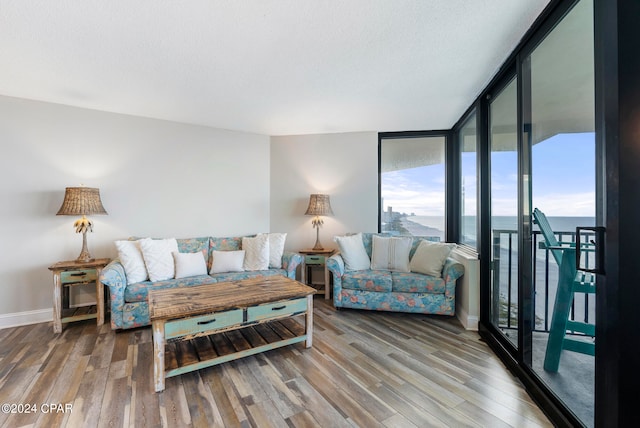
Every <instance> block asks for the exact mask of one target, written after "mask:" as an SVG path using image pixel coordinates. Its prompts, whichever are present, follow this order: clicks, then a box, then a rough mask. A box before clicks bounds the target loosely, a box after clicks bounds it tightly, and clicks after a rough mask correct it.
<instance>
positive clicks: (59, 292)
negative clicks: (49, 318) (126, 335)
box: [49, 259, 111, 333]
mask: <svg viewBox="0 0 640 428" xmlns="http://www.w3.org/2000/svg"><path fill="white" fill-rule="evenodd" d="M110 261H111V259H95V260H93V261H90V262H77V261H75V260H72V261H64V262H58V263H56V264H54V265H51V266H49V270H50V271H51V272H52V273H53V332H54V333H62V324H63V323H68V322H72V321H81V320H87V319H93V318H95V319H96V320H97V324H98V326H101V325H102V324H104V286H103V285H102V282H100V273H101V272H102V268H103V267H105V266H106V265H107V263H109V262H110ZM92 283H93V284H95V286H96V312H95V313H76V312H82V311H75V310H73V309H70V308H69V293H68V291H69V289H70V288H71V287H73V286H75V285H82V284H92ZM63 297H64V298H63Z"/></svg>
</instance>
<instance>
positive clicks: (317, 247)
mask: <svg viewBox="0 0 640 428" xmlns="http://www.w3.org/2000/svg"><path fill="white" fill-rule="evenodd" d="M315 228H316V244H315V245H314V246H313V249H314V250H316V251H317V250H324V247H323V246H322V244H321V243H320V225H319V224H318V225H317V226H315Z"/></svg>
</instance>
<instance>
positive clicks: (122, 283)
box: [100, 234, 303, 330]
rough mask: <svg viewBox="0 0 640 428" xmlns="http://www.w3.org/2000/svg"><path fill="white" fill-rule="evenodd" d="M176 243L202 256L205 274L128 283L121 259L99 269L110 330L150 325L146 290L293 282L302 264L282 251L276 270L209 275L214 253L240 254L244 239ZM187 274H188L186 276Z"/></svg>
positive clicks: (190, 252)
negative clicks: (277, 279)
mask: <svg viewBox="0 0 640 428" xmlns="http://www.w3.org/2000/svg"><path fill="white" fill-rule="evenodd" d="M281 235H282V234H281ZM244 238H247V237H244ZM175 241H177V249H178V251H179V252H180V253H189V254H194V253H202V256H203V257H202V259H204V260H205V261H206V273H203V274H200V275H193V276H186V277H183V278H178V279H176V278H169V279H165V280H158V281H155V282H152V281H151V280H148V279H147V280H144V281H140V282H134V283H128V282H131V281H128V280H127V273H126V270H125V267H124V266H123V263H122V262H121V260H120V259H121V257H118V258H116V259H114V260H113V261H111V263H109V264H108V265H107V266H106V267H105V268H104V269H103V270H102V274H101V276H100V281H102V283H103V284H104V285H106V286H107V287H109V292H110V307H111V328H112V329H114V330H115V329H127V328H134V327H140V326H145V325H149V324H150V323H151V322H150V319H149V306H148V303H147V297H148V290H149V289H150V288H152V287H153V288H154V289H164V288H178V287H191V286H195V285H202V284H211V283H216V282H222V281H232V280H238V279H245V278H254V277H258V276H272V275H284V276H287V277H289V278H292V279H295V273H296V267H297V266H298V265H299V264H301V263H302V261H303V258H302V256H301V255H300V254H296V253H290V252H284V251H282V250H281V251H282V252H281V253H282V257H281V262H280V263H277V266H278V267H268V268H267V269H263V270H236V271H226V272H213V273H212V266H213V265H214V263H213V258H214V254H218V253H216V251H220V252H221V254H225V255H226V254H232V253H237V252H240V251H238V250H240V249H241V246H242V242H243V237H230V238H214V237H202V238H190V239H177V240H175ZM117 242H124V241H117ZM282 246H284V241H283V242H282ZM119 256H120V252H119ZM203 263H205V262H203ZM269 265H270V266H271V265H272V263H269ZM176 269H177V266H176ZM203 269H204V267H203ZM223 270H224V269H223ZM186 275H189V274H188V273H187V274H186Z"/></svg>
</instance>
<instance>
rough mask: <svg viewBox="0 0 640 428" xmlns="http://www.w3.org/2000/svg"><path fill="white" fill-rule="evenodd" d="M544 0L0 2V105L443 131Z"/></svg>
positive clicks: (300, 126) (211, 121)
mask: <svg viewBox="0 0 640 428" xmlns="http://www.w3.org/2000/svg"><path fill="white" fill-rule="evenodd" d="M548 1H549V0H413V1H410V0H348V1H347V0H324V1H321V0H227V1H222V0H188V1H187V0H173V1H169V0H136V1H131V0H110V1H105V0H66V1H51V0H0V94H2V95H8V96H13V97H21V98H27V99H33V100H41V101H48V102H53V103H60V104H66V105H72V106H78V107H85V108H91V109H97V110H103V111H109V112H117V113H125V114H132V115H137V116H144V117H152V118H159V119H166V120H172V121H178V122H184V123H192V124H200V125H206V126H212V127H215V128H223V129H232V130H239V131H248V132H255V133H260V134H266V135H291V134H314V133H330V132H350V131H404V130H417V129H448V128H450V127H451V126H452V125H453V124H454V123H455V122H456V120H458V119H459V118H460V116H461V115H462V114H463V113H464V111H465V110H466V109H467V107H469V105H470V104H471V103H472V102H473V100H474V99H475V98H476V97H477V95H478V94H479V93H480V91H481V90H482V89H483V88H484V87H485V86H486V84H487V83H488V82H489V80H490V79H491V78H492V76H493V75H494V74H495V73H496V72H497V70H498V67H499V66H500V65H501V64H502V63H503V61H504V60H505V59H506V57H507V56H508V55H509V53H511V51H512V50H513V49H514V48H515V46H516V45H517V44H518V42H519V41H520V39H521V38H522V36H523V35H524V33H525V32H526V31H527V29H528V28H529V27H530V26H531V24H532V23H533V22H534V20H535V18H536V17H537V16H538V15H539V13H540V12H541V11H542V10H543V9H544V7H545V6H546V5H547V3H548Z"/></svg>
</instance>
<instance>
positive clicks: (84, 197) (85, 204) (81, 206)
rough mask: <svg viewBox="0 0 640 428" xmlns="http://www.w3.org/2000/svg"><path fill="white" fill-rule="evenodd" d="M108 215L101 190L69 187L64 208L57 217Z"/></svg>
mask: <svg viewBox="0 0 640 428" xmlns="http://www.w3.org/2000/svg"><path fill="white" fill-rule="evenodd" d="M87 214H89V215H91V214H107V211H106V210H105V209H104V207H103V206H102V200H101V199H100V189H96V188H93V187H67V188H66V189H65V192H64V200H63V201H62V206H61V207H60V209H59V210H58V213H57V214H56V215H87Z"/></svg>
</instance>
